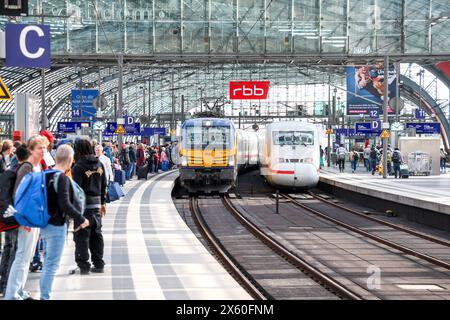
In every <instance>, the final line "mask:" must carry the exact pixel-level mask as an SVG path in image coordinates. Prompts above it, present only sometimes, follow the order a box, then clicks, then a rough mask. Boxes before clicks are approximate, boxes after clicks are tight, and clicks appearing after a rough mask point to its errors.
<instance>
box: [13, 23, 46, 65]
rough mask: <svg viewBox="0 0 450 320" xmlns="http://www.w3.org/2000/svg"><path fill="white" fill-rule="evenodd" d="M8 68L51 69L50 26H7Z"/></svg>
mask: <svg viewBox="0 0 450 320" xmlns="http://www.w3.org/2000/svg"><path fill="white" fill-rule="evenodd" d="M5 33H6V66H7V67H24V68H50V67H51V54H50V26H45V25H27V24H12V23H9V24H7V25H6V32H5Z"/></svg>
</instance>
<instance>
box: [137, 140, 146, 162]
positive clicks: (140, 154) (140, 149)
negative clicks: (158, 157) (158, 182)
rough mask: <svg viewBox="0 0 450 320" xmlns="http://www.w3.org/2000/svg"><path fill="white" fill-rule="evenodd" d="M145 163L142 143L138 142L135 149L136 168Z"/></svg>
mask: <svg viewBox="0 0 450 320" xmlns="http://www.w3.org/2000/svg"><path fill="white" fill-rule="evenodd" d="M144 165H145V151H144V146H143V144H142V143H139V144H138V146H137V149H136V166H137V168H140V167H143V166H144Z"/></svg>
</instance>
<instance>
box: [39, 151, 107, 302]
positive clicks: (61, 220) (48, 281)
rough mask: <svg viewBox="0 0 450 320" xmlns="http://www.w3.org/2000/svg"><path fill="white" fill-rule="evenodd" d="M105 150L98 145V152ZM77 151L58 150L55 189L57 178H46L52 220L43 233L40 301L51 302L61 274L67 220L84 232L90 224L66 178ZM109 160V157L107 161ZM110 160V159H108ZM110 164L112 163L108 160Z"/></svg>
mask: <svg viewBox="0 0 450 320" xmlns="http://www.w3.org/2000/svg"><path fill="white" fill-rule="evenodd" d="M98 147H100V148H101V147H102V146H101V145H99V144H97V146H96V148H98ZM73 156H74V151H73V149H72V147H71V146H68V145H61V146H59V147H58V149H57V150H56V155H55V158H56V165H55V167H54V169H55V170H57V171H59V173H58V179H57V181H56V189H55V175H56V174H57V173H51V174H49V175H48V178H47V199H48V212H49V214H50V216H51V218H50V220H49V221H48V225H47V226H46V227H45V228H42V229H41V236H42V239H43V240H44V243H45V246H44V266H43V268H42V274H41V279H40V290H41V300H49V299H50V295H51V292H52V287H53V280H54V279H55V275H56V272H57V271H58V268H59V265H60V262H61V256H62V254H63V250H64V244H65V242H66V236H67V223H68V219H69V218H72V219H74V220H75V224H77V225H79V226H80V228H81V229H84V228H86V227H88V226H89V220H87V219H86V218H84V217H83V212H82V204H81V203H80V202H79V199H78V197H76V196H75V192H76V188H74V187H73V185H72V183H73V182H71V180H70V178H69V177H67V176H66V173H67V172H70V169H71V168H72V163H73ZM105 158H106V157H105ZM106 159H108V158H106ZM108 160H109V159H108Z"/></svg>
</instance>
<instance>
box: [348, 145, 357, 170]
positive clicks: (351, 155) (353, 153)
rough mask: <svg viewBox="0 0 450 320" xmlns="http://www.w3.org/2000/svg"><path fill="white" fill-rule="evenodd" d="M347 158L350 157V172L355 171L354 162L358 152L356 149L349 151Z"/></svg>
mask: <svg viewBox="0 0 450 320" xmlns="http://www.w3.org/2000/svg"><path fill="white" fill-rule="evenodd" d="M349 158H350V163H351V166H352V173H355V171H356V163H357V162H358V160H359V155H358V152H357V151H356V150H352V151H350V153H349Z"/></svg>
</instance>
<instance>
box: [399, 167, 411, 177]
mask: <svg viewBox="0 0 450 320" xmlns="http://www.w3.org/2000/svg"><path fill="white" fill-rule="evenodd" d="M400 177H401V178H403V179H405V178H409V167H408V165H407V164H401V165H400Z"/></svg>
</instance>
